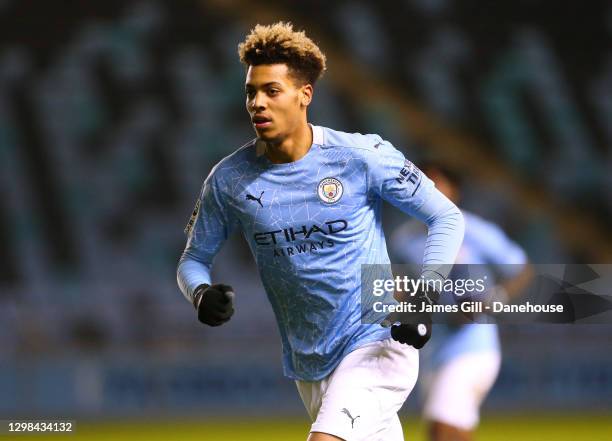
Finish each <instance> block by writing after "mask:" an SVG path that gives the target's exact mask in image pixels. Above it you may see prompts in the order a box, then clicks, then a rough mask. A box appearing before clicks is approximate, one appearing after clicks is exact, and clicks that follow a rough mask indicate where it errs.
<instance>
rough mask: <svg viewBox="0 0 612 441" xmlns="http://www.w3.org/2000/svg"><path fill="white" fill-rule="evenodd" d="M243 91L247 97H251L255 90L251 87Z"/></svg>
mask: <svg viewBox="0 0 612 441" xmlns="http://www.w3.org/2000/svg"><path fill="white" fill-rule="evenodd" d="M245 92H246V96H247V98H248V99H253V97H254V96H255V91H254V90H253V89H247V90H246V91H245Z"/></svg>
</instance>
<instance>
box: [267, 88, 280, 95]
mask: <svg viewBox="0 0 612 441" xmlns="http://www.w3.org/2000/svg"><path fill="white" fill-rule="evenodd" d="M279 93H280V90H278V89H269V90H268V95H270V96H276V95H278V94H279Z"/></svg>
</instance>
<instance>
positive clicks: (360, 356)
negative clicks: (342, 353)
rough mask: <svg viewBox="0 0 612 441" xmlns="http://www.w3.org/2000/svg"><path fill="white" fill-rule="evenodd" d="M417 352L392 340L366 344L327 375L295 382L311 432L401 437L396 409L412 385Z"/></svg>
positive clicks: (390, 440) (356, 438)
mask: <svg viewBox="0 0 612 441" xmlns="http://www.w3.org/2000/svg"><path fill="white" fill-rule="evenodd" d="M418 373H419V351H417V350H416V349H414V348H413V347H412V346H407V345H403V344H400V343H398V342H396V341H395V340H392V339H387V340H383V341H378V342H374V343H369V344H366V345H364V346H362V347H360V348H358V349H356V350H354V351H353V352H351V353H350V354H348V355H347V356H346V357H344V359H343V360H342V361H341V362H340V364H339V365H338V367H337V368H336V369H335V370H334V371H333V372H332V373H331V374H330V375H329V376H327V377H326V378H324V379H323V380H320V381H315V382H306V381H296V384H297V388H298V391H299V393H300V396H301V397H302V401H303V402H304V405H305V406H306V410H307V411H308V414H309V415H310V418H311V419H312V421H313V424H312V427H311V429H310V431H311V432H322V433H327V434H330V435H334V436H337V437H339V438H342V439H344V440H345V441H362V440H363V441H383V440H384V441H401V440H403V439H404V436H403V434H402V426H401V424H400V422H399V418H398V416H397V411H398V410H399V409H400V407H402V405H403V404H404V401H406V398H408V395H409V394H410V392H411V391H412V389H413V388H414V385H415V383H416V380H417V376H418Z"/></svg>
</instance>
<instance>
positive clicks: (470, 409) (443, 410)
mask: <svg viewBox="0 0 612 441" xmlns="http://www.w3.org/2000/svg"><path fill="white" fill-rule="evenodd" d="M421 168H422V170H423V171H424V172H425V173H426V174H427V176H429V177H430V178H431V179H432V180H433V181H434V182H435V185H436V187H437V188H438V189H439V190H440V191H441V192H442V193H444V194H445V195H446V196H447V197H448V198H449V199H451V200H452V201H453V202H455V203H456V204H457V203H459V200H460V182H461V181H460V178H459V176H458V175H457V174H456V173H454V172H453V171H452V170H450V169H448V168H446V167H444V166H442V165H439V164H436V163H429V164H424V165H422V166H421ZM462 212H463V216H464V218H465V238H464V240H463V243H462V245H461V248H460V250H459V255H458V257H457V260H456V263H458V264H478V265H483V267H479V268H477V269H476V268H473V269H474V270H475V272H477V273H478V274H479V275H480V276H483V275H484V274H486V275H487V279H488V282H487V285H489V284H492V280H495V278H496V277H497V278H498V280H497V282H499V285H498V286H497V287H496V289H495V292H496V293H497V294H496V296H497V297H496V298H495V299H494V300H508V299H509V298H511V297H513V296H516V295H518V294H520V293H521V292H522V290H523V289H524V288H525V287H526V285H527V284H528V282H529V281H530V280H531V272H532V271H531V267H530V266H529V265H528V263H527V256H526V254H525V252H524V251H523V250H522V248H521V247H520V246H519V245H517V244H516V243H514V242H513V241H512V240H510V239H509V238H508V236H506V234H505V233H504V232H503V231H502V230H501V229H500V228H499V227H498V226H497V225H495V224H493V223H492V222H489V221H486V220H484V219H482V218H481V217H479V216H477V215H475V214H473V213H470V212H469V211H466V210H463V209H462ZM392 239H393V240H392V243H393V244H394V246H393V248H392V251H393V254H394V255H395V256H397V257H398V258H400V259H401V260H403V261H405V262H412V263H418V262H420V256H419V253H422V252H423V249H424V248H425V243H426V236H425V235H424V234H423V232H422V229H421V228H420V226H419V225H415V223H414V222H406V223H404V224H403V225H401V226H400V227H399V228H398V229H397V230H396V231H395V232H394V233H393V235H392ZM408 244H409V245H410V246H408ZM504 297H505V299H504ZM434 331H435V332H434V333H433V338H432V342H431V343H430V344H429V345H428V348H427V349H428V351H427V354H426V356H425V357H423V362H424V363H422V365H423V366H425V367H426V369H425V372H426V375H425V378H424V379H423V382H422V383H421V384H424V389H425V402H424V410H423V413H424V417H425V419H426V420H427V421H428V422H429V439H430V440H431V441H469V440H471V439H472V438H473V433H474V429H475V428H476V426H477V425H478V421H479V413H480V411H479V409H480V405H481V403H482V401H483V400H484V398H485V397H486V395H487V393H488V392H489V390H490V389H491V387H493V384H494V382H495V379H496V378H497V374H498V372H499V367H500V362H501V351H500V343H499V336H498V329H497V325H495V324H474V323H472V324H463V325H459V326H455V325H450V326H445V325H436V326H434Z"/></svg>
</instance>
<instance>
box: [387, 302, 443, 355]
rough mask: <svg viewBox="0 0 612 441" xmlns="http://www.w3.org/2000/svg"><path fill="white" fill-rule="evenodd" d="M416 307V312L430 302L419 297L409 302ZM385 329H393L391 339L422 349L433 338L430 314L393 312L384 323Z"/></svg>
mask: <svg viewBox="0 0 612 441" xmlns="http://www.w3.org/2000/svg"><path fill="white" fill-rule="evenodd" d="M408 302H409V303H412V304H414V305H415V308H414V309H415V311H420V310H421V305H422V304H423V303H427V304H430V300H429V299H428V298H427V297H425V296H422V295H417V296H415V297H412V298H411V299H410V300H408ZM382 325H383V326H385V327H391V338H392V339H393V340H395V341H398V342H400V343H403V344H407V345H410V346H413V347H414V348H416V349H421V348H422V347H423V346H425V344H426V343H427V342H428V341H429V339H430V338H431V313H430V312H393V313H391V314H389V315H388V316H387V317H385V319H384V320H383V322H382Z"/></svg>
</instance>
